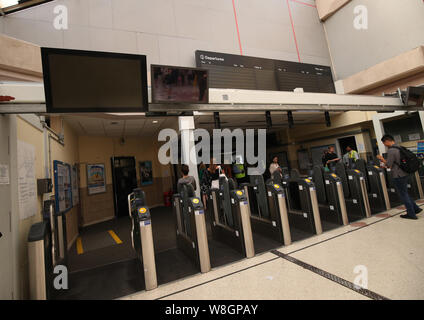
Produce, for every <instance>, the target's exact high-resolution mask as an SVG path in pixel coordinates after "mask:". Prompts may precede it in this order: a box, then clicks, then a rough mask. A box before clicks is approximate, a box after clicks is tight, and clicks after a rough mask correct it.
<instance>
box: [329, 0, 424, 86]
mask: <svg viewBox="0 0 424 320" xmlns="http://www.w3.org/2000/svg"><path fill="white" fill-rule="evenodd" d="M357 5H365V6H366V7H367V8H368V23H369V25H368V30H360V31H359V30H356V29H355V28H354V27H353V20H354V16H355V15H354V8H355V6H357ZM325 29H326V32H327V36H328V43H329V47H330V52H331V55H332V58H333V63H334V65H333V67H334V69H333V72H335V73H336V78H337V79H344V78H346V77H348V76H350V75H352V74H355V73H357V72H359V71H362V70H364V69H367V68H369V67H371V66H374V65H376V64H378V63H380V62H382V61H384V60H387V59H390V58H392V57H395V56H397V55H399V54H401V53H403V52H407V51H409V50H412V49H414V48H416V47H418V46H420V45H424V2H423V1H422V0H401V1H400V0H353V1H351V2H350V3H349V4H348V5H346V6H345V7H343V8H342V9H340V10H339V11H338V12H336V14H334V15H333V16H331V17H330V18H329V19H328V20H327V21H326V22H325Z"/></svg>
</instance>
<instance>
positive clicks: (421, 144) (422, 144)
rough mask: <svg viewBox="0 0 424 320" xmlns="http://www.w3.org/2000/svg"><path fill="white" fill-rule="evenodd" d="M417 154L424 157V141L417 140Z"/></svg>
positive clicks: (421, 157)
mask: <svg viewBox="0 0 424 320" xmlns="http://www.w3.org/2000/svg"><path fill="white" fill-rule="evenodd" d="M417 156H418V157H419V158H420V159H423V158H424V141H418V142H417Z"/></svg>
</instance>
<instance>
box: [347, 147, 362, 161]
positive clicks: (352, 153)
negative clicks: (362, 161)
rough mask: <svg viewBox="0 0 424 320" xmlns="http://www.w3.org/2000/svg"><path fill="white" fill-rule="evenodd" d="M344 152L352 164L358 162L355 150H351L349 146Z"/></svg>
mask: <svg viewBox="0 0 424 320" xmlns="http://www.w3.org/2000/svg"><path fill="white" fill-rule="evenodd" d="M346 152H347V155H348V158H349V159H352V161H353V162H355V161H357V160H359V154H358V152H357V151H356V150H354V149H352V147H351V146H347V147H346Z"/></svg>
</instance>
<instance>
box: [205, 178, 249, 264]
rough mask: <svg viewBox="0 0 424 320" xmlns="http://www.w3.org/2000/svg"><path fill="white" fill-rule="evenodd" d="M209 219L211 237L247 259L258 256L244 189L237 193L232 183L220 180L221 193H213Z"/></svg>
mask: <svg viewBox="0 0 424 320" xmlns="http://www.w3.org/2000/svg"><path fill="white" fill-rule="evenodd" d="M207 196H208V197H207V198H208V205H207V208H208V210H207V211H208V217H209V221H210V223H211V229H212V237H213V238H214V239H215V240H216V241H220V242H223V243H225V244H227V245H228V246H230V247H232V248H233V249H235V250H237V251H239V252H240V253H241V254H243V255H245V256H246V258H252V257H254V256H255V249H254V244H253V236H252V226H251V222H250V211H249V204H248V202H247V196H246V194H245V192H244V190H243V189H237V188H236V187H235V183H234V181H233V180H232V179H227V178H226V177H220V178H219V189H210V190H209V193H208V195H207Z"/></svg>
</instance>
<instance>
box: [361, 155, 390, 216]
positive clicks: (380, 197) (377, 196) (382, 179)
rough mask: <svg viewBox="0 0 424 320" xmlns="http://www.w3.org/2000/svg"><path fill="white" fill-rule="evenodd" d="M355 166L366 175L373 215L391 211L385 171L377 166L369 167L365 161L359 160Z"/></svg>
mask: <svg viewBox="0 0 424 320" xmlns="http://www.w3.org/2000/svg"><path fill="white" fill-rule="evenodd" d="M355 165H356V169H358V170H359V171H361V172H362V174H363V175H364V178H365V182H366V187H367V191H368V199H369V202H370V208H371V213H379V212H383V211H388V210H390V209H391V205H390V199H389V194H388V191H387V183H386V176H385V174H384V170H383V169H382V168H380V167H378V166H375V165H370V164H368V165H367V163H366V162H365V161H364V160H363V159H359V160H357V161H356V163H355Z"/></svg>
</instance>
